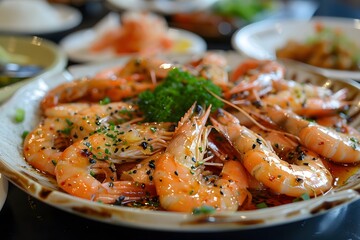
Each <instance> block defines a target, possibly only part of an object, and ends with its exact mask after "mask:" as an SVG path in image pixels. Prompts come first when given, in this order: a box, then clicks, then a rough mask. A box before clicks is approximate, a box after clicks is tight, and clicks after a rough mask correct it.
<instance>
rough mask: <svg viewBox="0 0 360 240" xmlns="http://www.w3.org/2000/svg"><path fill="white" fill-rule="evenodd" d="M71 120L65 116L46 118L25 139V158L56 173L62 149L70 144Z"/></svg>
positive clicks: (42, 168) (41, 169)
mask: <svg viewBox="0 0 360 240" xmlns="http://www.w3.org/2000/svg"><path fill="white" fill-rule="evenodd" d="M70 126H71V122H69V121H68V120H67V119H64V118H46V119H43V120H42V121H41V123H40V124H39V125H38V126H37V127H36V128H34V129H33V130H32V131H31V132H30V133H29V134H28V135H27V136H26V138H25V139H24V147H23V152H24V156H25V160H26V161H27V162H28V163H29V164H30V165H32V166H33V167H34V168H36V169H38V170H40V171H43V172H46V173H48V174H51V175H54V170H55V165H56V163H57V162H58V160H59V158H60V155H61V153H62V151H63V150H64V149H65V148H66V147H68V146H69V145H70V138H69V134H70V133H69V127H70Z"/></svg>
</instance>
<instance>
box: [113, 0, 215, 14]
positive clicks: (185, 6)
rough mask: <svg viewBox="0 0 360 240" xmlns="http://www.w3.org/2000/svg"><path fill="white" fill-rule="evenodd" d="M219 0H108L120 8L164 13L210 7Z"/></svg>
mask: <svg viewBox="0 0 360 240" xmlns="http://www.w3.org/2000/svg"><path fill="white" fill-rule="evenodd" d="M217 1H218V0H170V1H169V0H152V1H148V0H131V1H129V0H107V3H108V4H110V5H111V6H113V7H114V8H117V9H119V10H137V11H152V12H158V13H163V14H174V13H180V12H191V11H199V10H204V9H207V8H209V7H210V6H211V5H212V4H214V3H215V2H217Z"/></svg>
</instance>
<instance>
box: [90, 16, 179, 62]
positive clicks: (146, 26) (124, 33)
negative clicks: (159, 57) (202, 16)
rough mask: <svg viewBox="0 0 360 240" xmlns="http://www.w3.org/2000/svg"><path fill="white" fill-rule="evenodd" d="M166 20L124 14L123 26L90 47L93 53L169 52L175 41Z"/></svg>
mask: <svg viewBox="0 0 360 240" xmlns="http://www.w3.org/2000/svg"><path fill="white" fill-rule="evenodd" d="M168 30H169V28H168V25H167V23H166V21H165V19H164V18H163V17H161V16H159V15H156V14H153V13H149V12H135V11H129V12H125V13H123V14H122V18H121V24H119V26H117V27H116V28H113V29H110V30H108V31H107V32H105V33H104V34H103V36H101V37H100V38H99V39H97V40H95V41H94V43H92V45H91V47H90V51H92V52H102V51H105V50H109V49H110V50H112V51H113V52H114V53H115V54H117V55H120V54H132V53H136V54H141V55H151V54H156V53H161V52H166V51H169V50H170V49H171V48H172V47H173V44H174V43H173V40H172V39H171V38H170V36H169V34H168Z"/></svg>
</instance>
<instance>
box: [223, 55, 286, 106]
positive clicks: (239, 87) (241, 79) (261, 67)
mask: <svg viewBox="0 0 360 240" xmlns="http://www.w3.org/2000/svg"><path fill="white" fill-rule="evenodd" d="M284 75H285V68H284V66H282V65H281V64H279V63H277V62H275V61H270V60H255V59H249V60H247V61H244V62H242V63H240V64H239V65H238V66H237V67H236V68H235V69H234V70H233V71H231V73H230V81H231V82H233V83H234V84H235V86H234V87H232V88H231V89H229V90H228V91H226V92H224V96H225V97H226V98H227V99H229V98H230V97H232V96H233V95H239V94H242V95H243V94H244V92H248V93H246V94H247V95H248V96H247V98H248V99H252V100H253V99H256V100H257V99H258V98H259V97H261V96H263V95H265V94H267V93H269V92H270V91H272V90H273V81H276V80H278V79H283V78H284Z"/></svg>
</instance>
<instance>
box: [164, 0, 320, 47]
mask: <svg viewBox="0 0 360 240" xmlns="http://www.w3.org/2000/svg"><path fill="white" fill-rule="evenodd" d="M317 7H318V5H317V4H316V3H315V2H313V1H277V0H221V1H217V2H215V3H214V4H212V5H211V6H210V7H208V8H207V9H203V10H200V11H192V12H188V13H174V14H173V15H171V16H169V24H170V26H173V27H177V28H183V29H186V30H189V31H192V32H195V33H197V34H199V35H200V36H202V37H205V38H209V39H218V40H224V39H227V38H231V36H232V34H233V33H234V32H235V31H236V30H237V29H239V28H242V27H244V26H246V25H248V24H251V23H253V22H257V21H260V20H264V19H280V18H287V19H309V18H311V17H312V16H313V14H314V13H315V11H316V9H317Z"/></svg>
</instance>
